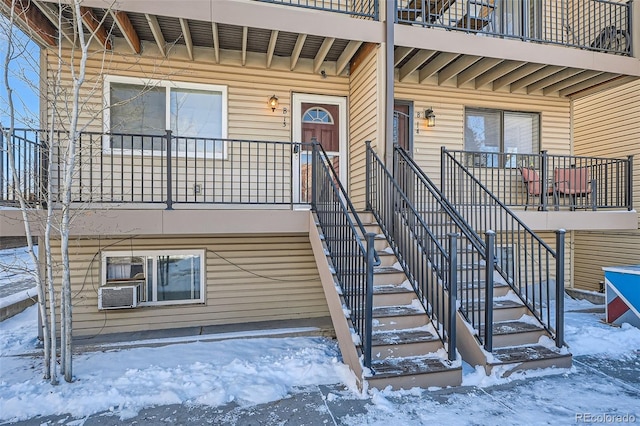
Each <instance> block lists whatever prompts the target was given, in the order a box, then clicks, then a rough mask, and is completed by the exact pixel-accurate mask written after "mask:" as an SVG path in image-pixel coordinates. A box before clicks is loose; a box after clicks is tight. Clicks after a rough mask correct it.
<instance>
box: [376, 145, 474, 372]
mask: <svg viewBox="0 0 640 426" xmlns="http://www.w3.org/2000/svg"><path fill="white" fill-rule="evenodd" d="M366 175H367V178H366V181H367V194H366V199H367V201H366V203H367V209H368V210H370V211H371V212H372V213H373V215H374V216H375V218H376V220H377V221H378V223H379V224H380V227H381V229H382V231H383V232H384V234H385V236H386V237H387V240H389V241H390V246H391V248H392V249H393V251H394V254H395V255H396V257H397V259H398V262H399V263H400V265H402V268H403V270H404V272H405V274H406V276H407V277H408V279H409V282H410V283H411V285H412V287H413V289H414V291H415V292H416V294H417V296H418V300H419V301H420V303H421V304H422V306H423V307H424V309H425V311H426V313H427V314H428V315H429V317H430V320H431V323H432V325H433V326H434V328H435V329H436V331H437V333H438V336H439V337H440V340H441V341H442V342H443V343H444V344H445V345H446V347H447V353H448V358H449V360H454V359H456V344H455V342H456V318H455V315H456V311H457V308H456V305H457V297H456V296H457V294H458V292H457V290H456V287H457V284H458V274H459V273H460V270H459V268H458V265H459V264H458V255H457V253H458V248H459V247H460V246H464V245H465V244H466V243H467V240H466V238H465V236H464V235H461V234H459V233H457V231H459V229H458V228H456V227H455V226H450V227H448V228H444V227H443V228H442V229H440V230H437V231H435V232H436V233H437V234H438V235H436V233H434V232H433V231H432V228H431V227H430V226H429V224H428V223H427V221H429V217H428V216H425V214H424V213H425V212H423V211H418V210H417V209H416V207H415V205H416V204H415V202H416V200H412V199H411V195H408V194H406V193H405V191H404V190H403V188H404V187H405V186H404V185H408V184H410V182H404V181H402V180H400V181H398V180H396V179H394V177H393V176H392V174H391V173H390V172H389V170H387V168H386V167H385V166H384V164H383V163H382V161H381V160H380V158H379V157H378V156H377V155H376V153H375V152H374V151H373V149H372V148H371V146H370V144H369V143H368V142H367V157H366ZM421 195H424V196H428V195H429V194H427V193H424V194H421ZM421 201H424V202H425V203H426V202H432V203H433V206H432V207H433V208H434V209H435V208H436V204H437V202H436V200H435V199H429V200H427V199H426V197H425V199H424V200H421ZM418 205H421V204H418ZM422 206H423V207H426V205H422ZM435 214H437V213H435V210H434V215H435ZM479 323H480V321H479V320H478V321H477V324H478V325H479Z"/></svg>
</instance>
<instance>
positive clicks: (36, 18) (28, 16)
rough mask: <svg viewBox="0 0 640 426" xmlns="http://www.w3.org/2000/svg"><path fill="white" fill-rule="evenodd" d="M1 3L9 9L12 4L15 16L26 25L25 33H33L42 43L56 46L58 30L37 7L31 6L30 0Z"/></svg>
mask: <svg viewBox="0 0 640 426" xmlns="http://www.w3.org/2000/svg"><path fill="white" fill-rule="evenodd" d="M3 3H4V5H5V6H6V9H8V10H9V11H10V10H11V5H12V4H13V10H14V11H15V16H16V18H18V19H19V20H20V21H21V22H22V24H24V25H25V26H26V27H25V29H26V30H27V31H26V32H27V33H31V34H34V35H35V36H36V37H37V39H38V40H39V41H40V42H41V43H42V44H46V45H48V46H57V44H58V43H57V34H58V30H57V29H56V27H55V26H54V25H53V24H52V23H51V21H49V19H48V18H46V17H45V16H44V15H43V14H42V12H40V10H39V9H38V8H35V7H32V6H31V3H32V2H31V1H30V0H15V3H12V0H4V1H3Z"/></svg>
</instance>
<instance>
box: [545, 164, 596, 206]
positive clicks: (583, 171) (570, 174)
mask: <svg viewBox="0 0 640 426" xmlns="http://www.w3.org/2000/svg"><path fill="white" fill-rule="evenodd" d="M553 186H554V189H555V190H554V200H553V202H554V205H555V208H556V210H558V207H559V204H560V195H568V196H569V197H570V199H571V200H573V202H572V203H571V204H570V208H571V210H575V209H576V205H577V197H587V198H588V199H589V200H590V201H591V209H592V210H595V209H596V197H595V182H593V181H591V179H590V177H589V168H588V167H570V168H568V169H554V171H553ZM585 207H586V204H585Z"/></svg>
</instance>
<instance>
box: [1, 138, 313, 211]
mask: <svg viewBox="0 0 640 426" xmlns="http://www.w3.org/2000/svg"><path fill="white" fill-rule="evenodd" d="M12 140H13V141H14V143H13V144H12V146H13V148H12V149H13V150H14V151H15V157H16V158H17V159H19V161H20V163H19V170H20V172H21V176H23V177H22V178H21V179H20V182H13V178H12V176H10V175H9V172H8V159H7V158H8V156H7V152H6V148H3V150H2V151H0V155H1V157H0V164H2V166H0V171H1V173H0V175H1V176H2V177H0V179H1V180H0V183H1V188H2V190H1V191H2V192H0V202H3V203H5V204H7V203H9V202H12V201H15V200H14V198H15V195H16V191H20V192H21V193H24V194H25V195H26V196H27V197H28V198H29V199H35V200H43V199H44V198H45V192H44V190H43V188H46V179H47V178H48V179H51V184H52V191H53V194H51V195H52V197H51V199H52V201H53V202H56V201H59V200H60V199H61V198H60V184H61V182H62V176H63V168H62V163H61V162H62V161H63V160H64V158H65V150H66V147H67V146H68V140H69V138H68V135H67V133H66V132H63V131H57V132H54V133H53V134H52V133H51V132H45V131H39V130H24V129H20V130H16V131H15V132H14V136H13V138H12ZM5 142H6V141H5ZM5 142H3V145H2V146H3V147H5V146H7V143H5ZM50 144H53V147H54V149H53V158H51V159H50V161H51V176H46V175H44V174H43V173H41V172H39V171H40V170H41V169H43V167H42V165H41V163H43V159H45V158H46V155H47V153H48V147H49V145H50ZM76 146H77V149H76V151H77V154H76V167H75V174H74V178H73V184H72V188H71V193H72V198H71V199H72V202H74V203H118V204H126V203H158V204H166V206H167V207H168V208H171V207H172V206H173V204H174V203H208V204H244V205H251V204H268V205H293V204H307V203H309V202H310V197H311V194H310V183H311V144H309V143H292V142H275V141H257V140H239V139H218V138H193V137H183V136H179V135H178V136H176V135H173V134H172V133H171V131H167V132H166V133H164V134H162V135H149V134H118V133H100V132H82V133H80V134H79V135H78V139H77V141H76Z"/></svg>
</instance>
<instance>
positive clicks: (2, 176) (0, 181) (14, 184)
mask: <svg viewBox="0 0 640 426" xmlns="http://www.w3.org/2000/svg"><path fill="white" fill-rule="evenodd" d="M7 130H8V129H6V128H4V127H2V131H0V203H2V204H4V205H10V206H17V205H19V204H20V199H23V200H24V201H25V202H26V203H27V205H32V206H35V205H37V204H39V203H41V202H43V201H44V200H43V194H44V187H43V186H42V183H43V180H44V178H45V177H46V163H45V161H44V158H43V155H44V153H43V151H42V150H41V149H40V145H41V143H40V140H41V138H42V137H43V132H31V131H29V130H24V129H16V130H14V132H13V134H8V132H6V131H7ZM12 158H13V164H11V159H12ZM14 171H15V173H14Z"/></svg>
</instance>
